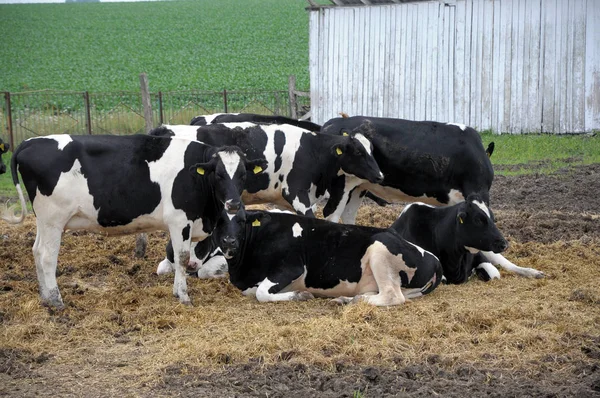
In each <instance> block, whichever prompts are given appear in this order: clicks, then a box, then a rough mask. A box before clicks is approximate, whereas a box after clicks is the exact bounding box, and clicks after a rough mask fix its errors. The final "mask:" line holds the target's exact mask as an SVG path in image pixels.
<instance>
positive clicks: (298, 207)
mask: <svg viewBox="0 0 600 398" xmlns="http://www.w3.org/2000/svg"><path fill="white" fill-rule="evenodd" d="M283 196H284V199H285V200H286V201H287V202H288V203H289V204H290V205H292V208H293V209H294V211H295V212H296V213H297V214H301V215H303V216H307V217H312V218H314V217H315V213H314V212H313V210H312V203H311V202H310V196H309V194H308V191H307V190H300V191H298V192H296V194H295V195H293V194H288V195H286V194H284V195H283Z"/></svg>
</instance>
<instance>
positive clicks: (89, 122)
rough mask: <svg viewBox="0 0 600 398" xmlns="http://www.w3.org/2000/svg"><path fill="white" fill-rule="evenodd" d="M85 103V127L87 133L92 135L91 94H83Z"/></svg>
mask: <svg viewBox="0 0 600 398" xmlns="http://www.w3.org/2000/svg"><path fill="white" fill-rule="evenodd" d="M83 102H84V103H85V126H86V128H87V133H88V134H89V135H92V115H91V114H90V93H89V92H87V91H86V92H85V93H83Z"/></svg>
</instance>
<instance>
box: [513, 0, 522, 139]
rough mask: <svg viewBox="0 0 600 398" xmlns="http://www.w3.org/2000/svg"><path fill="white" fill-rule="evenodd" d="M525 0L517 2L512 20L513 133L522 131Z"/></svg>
mask: <svg viewBox="0 0 600 398" xmlns="http://www.w3.org/2000/svg"><path fill="white" fill-rule="evenodd" d="M524 5H525V0H518V1H516V2H515V7H514V8H513V21H512V73H511V78H512V79H511V92H510V96H511V98H510V108H511V112H510V114H511V119H510V132H511V133H512V134H515V133H521V123H520V118H521V109H520V108H519V105H520V103H521V101H520V100H521V98H523V97H522V95H523V88H522V86H523V85H522V80H523V31H522V28H521V27H522V26H523V21H524V17H523V14H524V13H523V11H524Z"/></svg>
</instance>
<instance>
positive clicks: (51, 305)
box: [42, 300, 65, 311]
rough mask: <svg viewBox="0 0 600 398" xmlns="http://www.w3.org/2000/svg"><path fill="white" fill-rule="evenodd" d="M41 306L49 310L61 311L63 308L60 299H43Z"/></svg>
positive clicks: (63, 305)
mask: <svg viewBox="0 0 600 398" xmlns="http://www.w3.org/2000/svg"><path fill="white" fill-rule="evenodd" d="M42 306H43V307H47V308H48V310H51V311H62V310H64V309H65V304H64V303H63V302H62V301H56V300H44V301H42Z"/></svg>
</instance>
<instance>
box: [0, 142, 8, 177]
mask: <svg viewBox="0 0 600 398" xmlns="http://www.w3.org/2000/svg"><path fill="white" fill-rule="evenodd" d="M9 149H10V145H8V143H6V142H3V141H2V139H1V138H0V174H4V173H6V165H5V164H4V162H3V161H2V155H3V154H5V153H6V152H8V150H9Z"/></svg>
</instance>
